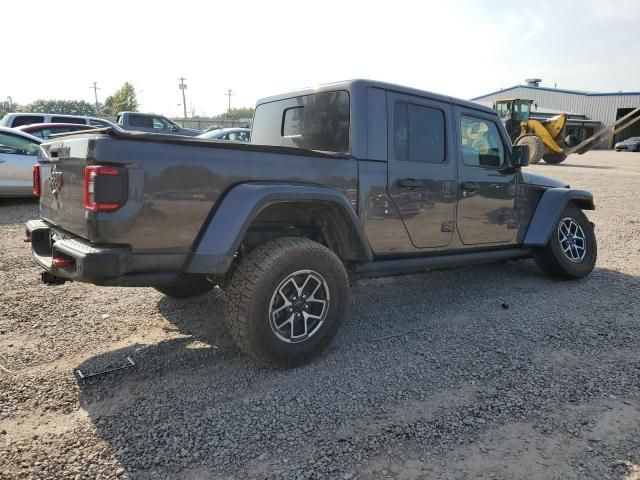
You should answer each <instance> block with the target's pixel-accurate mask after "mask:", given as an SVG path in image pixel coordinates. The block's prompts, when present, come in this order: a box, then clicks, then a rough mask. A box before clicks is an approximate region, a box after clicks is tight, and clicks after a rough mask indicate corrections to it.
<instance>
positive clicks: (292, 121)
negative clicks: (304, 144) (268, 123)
mask: <svg viewBox="0 0 640 480" xmlns="http://www.w3.org/2000/svg"><path fill="white" fill-rule="evenodd" d="M303 131H304V107H293V108H287V109H286V110H285V111H284V119H283V121H282V136H283V137H294V136H299V135H302V132H303Z"/></svg>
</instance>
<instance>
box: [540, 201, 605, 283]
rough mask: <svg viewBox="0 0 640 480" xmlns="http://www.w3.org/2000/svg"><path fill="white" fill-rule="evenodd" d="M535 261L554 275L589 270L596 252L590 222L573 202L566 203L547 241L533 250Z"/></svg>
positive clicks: (566, 275) (581, 274)
mask: <svg viewBox="0 0 640 480" xmlns="http://www.w3.org/2000/svg"><path fill="white" fill-rule="evenodd" d="M533 256H534V259H535V261H536V263H537V265H538V266H539V267H540V268H541V269H542V270H543V271H544V272H546V273H547V274H549V275H550V276H552V277H556V278H565V279H575V278H582V277H586V276H587V275H589V274H590V273H591V271H592V270H593V267H594V266H595V264H596V258H597V256H598V245H597V242H596V235H595V232H594V231H593V225H592V224H591V222H589V219H588V218H587V216H586V215H585V214H584V212H583V211H582V210H580V209H579V208H578V207H576V206H575V205H572V204H570V205H567V207H566V208H565V210H564V212H563V213H562V215H561V216H560V219H559V220H558V222H557V223H556V225H555V227H554V229H553V232H552V233H551V238H550V239H549V242H548V243H547V245H545V246H544V247H540V248H537V249H535V250H534V252H533Z"/></svg>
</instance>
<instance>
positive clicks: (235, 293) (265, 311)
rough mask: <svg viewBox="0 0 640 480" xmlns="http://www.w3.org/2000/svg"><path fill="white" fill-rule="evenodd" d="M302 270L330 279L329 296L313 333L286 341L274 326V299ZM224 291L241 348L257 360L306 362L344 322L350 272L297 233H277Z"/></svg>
mask: <svg viewBox="0 0 640 480" xmlns="http://www.w3.org/2000/svg"><path fill="white" fill-rule="evenodd" d="M300 271H310V272H314V273H317V274H319V275H320V276H321V277H322V278H323V279H324V280H325V282H326V286H327V288H328V293H329V297H328V298H329V299H330V301H328V302H327V304H328V305H327V307H326V308H327V310H326V316H325V317H324V318H325V319H324V321H323V322H322V324H321V325H320V326H319V327H318V329H317V331H315V333H313V334H312V335H311V336H309V337H308V338H306V339H304V340H302V341H298V342H297V343H287V341H284V340H282V339H281V338H279V337H278V336H277V334H276V333H275V330H274V328H275V327H273V326H272V316H271V315H272V311H273V308H274V307H273V304H272V302H273V299H274V298H276V294H277V292H278V288H279V287H280V286H281V285H282V284H283V282H284V281H285V280H286V279H287V278H288V277H289V276H290V275H292V274H294V273H296V272H300ZM226 292H227V301H226V305H225V317H226V324H227V328H228V330H229V333H230V334H231V336H232V337H233V339H234V340H235V342H236V344H237V345H238V347H239V348H240V349H241V350H242V351H243V352H245V353H247V354H248V355H250V356H251V357H253V358H254V359H255V360H257V361H258V362H259V363H261V364H263V365H266V366H271V367H278V368H284V367H295V366H298V365H302V364H305V363H307V362H309V361H311V360H312V359H313V358H315V357H317V356H318V355H320V354H321V353H322V352H323V351H324V350H325V349H326V348H327V347H328V346H329V344H330V343H331V340H332V339H333V337H334V336H335V335H336V333H337V332H338V330H339V328H340V326H341V325H342V322H343V321H344V317H345V315H346V310H347V306H348V303H349V296H350V291H349V279H348V275H347V272H346V270H345V267H344V265H343V264H342V262H341V260H340V259H339V258H338V257H337V256H336V254H335V253H333V252H332V251H331V250H329V249H328V248H327V247H325V246H323V245H321V244H319V243H317V242H314V241H311V240H308V239H306V238H299V237H283V238H277V239H275V240H271V241H269V242H267V243H264V244H263V245H260V246H258V247H256V248H255V249H254V250H252V251H251V252H249V254H248V255H247V256H246V257H245V258H244V259H242V261H241V262H240V264H239V265H238V267H237V269H236V270H235V272H234V273H233V275H232V277H231V281H230V282H229V285H228V287H227V289H226ZM290 327H291V325H290ZM291 328H292V327H291Z"/></svg>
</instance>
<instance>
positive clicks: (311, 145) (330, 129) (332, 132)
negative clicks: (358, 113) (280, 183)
mask: <svg viewBox="0 0 640 480" xmlns="http://www.w3.org/2000/svg"><path fill="white" fill-rule="evenodd" d="M349 108H350V100H349V93H348V92H347V91H345V90H337V91H334V92H322V93H315V94H311V95H302V96H299V97H294V98H287V99H284V100H277V101H274V102H268V103H263V104H261V105H258V107H257V108H256V112H255V115H254V119H253V130H252V133H251V135H252V138H251V143H254V144H260V145H276V146H283V147H297V148H305V149H309V150H320V151H325V152H336V153H348V152H349Z"/></svg>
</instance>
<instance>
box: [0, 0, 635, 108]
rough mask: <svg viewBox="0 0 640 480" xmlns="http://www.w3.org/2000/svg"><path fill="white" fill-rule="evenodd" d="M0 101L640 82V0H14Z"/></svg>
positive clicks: (216, 99) (618, 86) (209, 103)
mask: <svg viewBox="0 0 640 480" xmlns="http://www.w3.org/2000/svg"><path fill="white" fill-rule="evenodd" d="M0 11H1V17H2V22H1V23H2V26H1V27H0V32H1V33H2V38H3V43H4V47H3V49H2V52H3V53H2V63H1V64H2V69H1V70H0V99H2V100H5V97H6V96H11V97H12V98H13V101H14V102H18V103H22V104H24V103H29V102H31V101H33V100H36V99H39V98H47V99H84V100H87V101H91V102H93V90H92V89H91V88H90V87H91V85H92V83H93V82H94V81H97V82H98V86H99V87H100V90H99V91H98V96H99V100H103V99H104V98H105V97H106V96H107V95H109V94H111V93H113V92H114V91H115V90H116V89H117V88H119V87H120V86H121V85H122V83H124V82H125V81H127V80H129V81H131V82H133V84H134V86H135V88H136V90H137V92H138V100H139V102H140V108H141V110H143V111H153V112H156V113H163V114H166V115H179V114H180V113H181V112H182V106H179V105H178V104H181V103H182V97H181V93H180V90H179V89H178V77H180V76H184V77H186V78H187V82H186V83H187V91H186V93H187V106H188V110H189V111H190V110H191V108H192V105H193V108H195V111H196V114H199V115H203V114H217V113H221V112H224V111H225V110H226V106H227V97H226V96H225V92H226V89H228V88H231V89H233V91H234V92H235V96H233V97H232V106H236V107H240V106H253V105H254V104H255V101H256V99H258V98H260V97H263V96H268V95H272V94H276V93H282V92H285V91H287V90H291V89H295V88H299V87H305V86H309V85H314V84H319V83H327V82H331V81H336V80H344V79H349V78H371V79H375V80H383V81H389V82H394V83H400V84H403V85H407V86H411V87H416V88H421V89H425V90H431V91H434V92H437V93H443V94H447V95H452V96H456V97H462V98H470V97H474V96H478V95H481V94H484V93H488V92H491V91H494V90H498V89H500V88H504V87H508V86H511V85H514V84H518V83H523V82H524V79H525V78H530V77H538V78H542V79H543V82H542V85H543V86H548V87H553V86H554V84H557V86H558V88H567V89H578V90H591V91H620V90H622V91H640V1H638V0H580V1H570V0H566V1H557V0H556V1H553V0H536V1H535V2H523V1H520V2H518V1H498V0H496V1H489V0H486V1H480V0H476V1H471V0H468V1H467V0H462V1H457V2H456V1H451V2H450V3H448V2H444V1H434V2H430V1H426V0H423V1H419V0H418V1H414V2H409V1H407V2H405V1H402V0H394V1H385V2H377V1H374V0H367V1H349V0H341V1H333V0H322V1H314V2H309V1H305V0H295V1H289V0H269V1H255V2H254V1H249V0H244V1H237V2H229V1H225V2H222V1H217V2H216V1H192V0H172V1H159V0H156V1H143V0H129V1H126V2H125V1H120V0H110V1H104V2H98V1H87V0H78V1H76V0H56V1H50V0H31V1H16V0H5V1H4V2H2V7H1V10H0Z"/></svg>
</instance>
